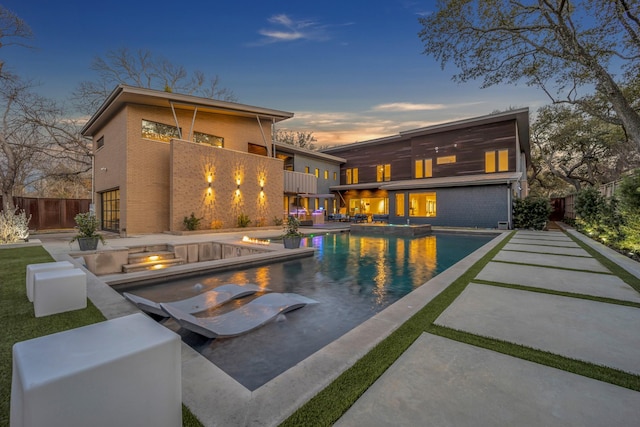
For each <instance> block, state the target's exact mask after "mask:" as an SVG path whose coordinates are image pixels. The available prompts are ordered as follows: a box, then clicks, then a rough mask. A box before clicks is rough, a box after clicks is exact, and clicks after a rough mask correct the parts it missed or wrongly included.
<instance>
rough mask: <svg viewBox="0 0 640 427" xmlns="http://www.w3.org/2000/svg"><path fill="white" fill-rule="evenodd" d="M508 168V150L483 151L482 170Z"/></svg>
mask: <svg viewBox="0 0 640 427" xmlns="http://www.w3.org/2000/svg"><path fill="white" fill-rule="evenodd" d="M508 170H509V150H508V149H505V150H494V151H487V152H485V153H484V171H485V172H486V173H494V172H506V171H508Z"/></svg>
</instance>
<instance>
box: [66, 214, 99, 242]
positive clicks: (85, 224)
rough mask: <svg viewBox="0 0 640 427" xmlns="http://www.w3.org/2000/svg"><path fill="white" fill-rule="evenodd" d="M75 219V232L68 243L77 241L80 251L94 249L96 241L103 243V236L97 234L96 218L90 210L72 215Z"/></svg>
mask: <svg viewBox="0 0 640 427" xmlns="http://www.w3.org/2000/svg"><path fill="white" fill-rule="evenodd" d="M74 220H75V221H76V228H77V229H78V234H76V235H75V236H74V237H73V239H71V242H70V243H73V242H75V241H76V240H77V241H78V244H79V245H80V250H81V251H94V250H96V249H97V247H98V241H100V242H102V244H103V245H104V244H105V240H104V237H103V236H102V235H101V234H98V233H97V231H98V218H96V216H95V214H93V213H91V212H85V213H79V214H78V215H76V216H75V217H74Z"/></svg>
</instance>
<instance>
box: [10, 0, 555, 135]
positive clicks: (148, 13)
mask: <svg viewBox="0 0 640 427" xmlns="http://www.w3.org/2000/svg"><path fill="white" fill-rule="evenodd" d="M2 5H3V6H4V7H6V8H7V9H9V10H12V11H13V12H15V13H16V14H17V15H18V16H19V17H21V18H22V19H23V20H25V21H26V23H27V24H28V25H29V26H30V27H31V29H32V31H33V34H34V38H33V40H31V42H30V44H31V45H32V46H33V47H34V48H35V49H24V48H19V47H3V48H2V50H1V54H2V58H3V59H4V60H5V63H6V67H8V68H9V69H10V70H11V71H12V72H14V73H16V74H19V75H20V76H22V77H24V78H27V79H32V80H35V81H36V82H39V84H40V86H38V87H37V88H36V91H37V92H38V93H39V94H41V95H43V96H46V97H50V98H55V99H59V100H63V99H65V98H67V97H68V96H69V94H70V92H71V91H72V90H73V89H74V88H75V87H76V86H77V85H78V83H79V82H80V81H84V80H93V79H96V77H97V76H96V74H95V72H93V71H91V70H90V69H89V66H90V64H91V61H92V60H93V59H94V58H95V57H97V56H101V57H104V56H105V54H106V53H107V52H108V51H109V50H116V49H119V48H122V47H126V48H128V49H129V50H132V51H136V50H138V49H147V50H150V51H151V52H153V53H154V54H157V55H159V56H163V57H165V58H166V59H168V60H169V61H171V62H173V63H175V64H179V65H184V66H185V67H186V68H187V69H188V70H189V71H193V70H200V71H202V72H204V73H205V74H206V75H210V76H214V75H217V76H218V77H219V78H220V83H221V86H223V87H226V88H229V89H231V90H232V91H233V92H234V93H235V95H236V97H237V98H238V102H240V103H243V104H248V105H254V106H260V107H265V108H273V109H277V110H284V111H290V112H293V113H295V117H294V118H293V119H290V120H287V121H285V122H283V123H281V124H280V125H279V126H278V127H280V128H288V129H291V130H299V131H310V132H313V133H314V136H315V137H316V138H317V140H318V144H320V145H333V144H342V143H349V142H356V141H363V140H367V139H372V138H378V137H383V136H389V135H393V134H396V133H398V132H400V131H403V130H409V129H414V128H417V127H422V126H428V125H431V124H436V123H442V122H448V121H452V120H457V119H463V118H469V117H475V116H481V115H485V114H489V113H492V112H494V111H496V110H506V109H508V108H511V107H517V108H520V107H529V108H530V110H531V113H534V112H535V110H536V109H538V108H539V107H540V106H542V105H545V104H548V103H549V101H548V100H547V99H546V98H545V95H544V94H543V93H542V91H540V90H538V89H535V88H529V87H527V86H525V85H524V84H520V85H518V86H500V87H493V88H490V89H480V82H470V83H465V84H456V83H454V82H453V81H451V76H452V75H453V74H454V73H455V71H456V70H455V69H454V68H453V66H452V65H448V66H447V67H446V68H445V69H444V70H442V69H441V68H440V64H439V63H438V62H436V60H435V59H434V58H432V57H428V56H425V55H423V54H422V50H423V45H422V42H421V41H420V39H419V37H418V32H419V31H420V29H421V28H420V24H419V22H418V18H419V17H420V16H424V15H426V14H429V13H432V12H434V11H435V0H424V1H420V0H418V1H409V0H407V1H402V0H367V1H340V2H338V1H332V0H331V1H329V0H325V1H323V2H294V1H263V2H252V1H234V2H229V1H215V2H214V1H186V2H149V1H122V0H114V1H110V2H87V1H78V0H67V1H62V2H53V1H47V0H9V1H4V2H2Z"/></svg>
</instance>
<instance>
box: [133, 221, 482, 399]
mask: <svg viewBox="0 0 640 427" xmlns="http://www.w3.org/2000/svg"><path fill="white" fill-rule="evenodd" d="M491 239H492V236H466V235H465V236H461V235H445V234H442V235H433V236H427V237H420V238H413V239H411V238H396V237H383V236H352V235H350V234H348V233H342V234H328V235H321V236H315V237H308V238H305V239H303V241H304V242H305V243H304V244H305V245H307V246H313V247H315V248H316V253H315V256H314V257H309V258H303V259H297V260H292V261H288V262H282V263H277V264H270V265H266V266H261V267H256V268H249V269H246V270H242V271H236V272H225V273H217V274H213V275H208V276H201V277H195V278H194V277H191V278H188V279H184V280H178V281H173V282H171V283H162V284H158V285H152V286H149V287H146V288H142V289H136V290H135V291H134V293H136V294H138V295H140V296H143V297H146V298H150V299H152V300H155V301H171V300H177V299H182V298H187V297H189V296H193V295H197V294H199V293H202V292H204V291H206V290H209V289H213V288H215V287H217V286H220V285H223V284H225V283H239V284H242V283H254V284H257V285H258V286H260V287H261V288H263V289H268V290H269V291H272V292H295V293H298V294H301V295H304V296H306V297H309V298H313V299H314V300H316V301H318V304H314V305H308V306H306V307H304V308H302V309H300V310H296V311H293V312H290V313H287V314H286V315H285V316H282V317H281V318H280V319H279V320H280V321H278V322H272V323H269V324H267V325H266V326H264V327H262V328H260V329H257V330H255V331H253V332H251V333H248V334H246V335H243V336H240V337H235V338H228V339H217V340H207V339H204V338H201V337H199V336H196V335H195V334H192V333H190V332H186V331H183V330H180V329H179V327H178V326H177V325H176V324H175V323H174V322H173V321H172V320H169V321H167V322H165V325H166V326H167V327H169V328H171V329H173V330H176V331H178V332H179V333H180V334H181V335H182V336H183V339H184V340H185V342H187V343H188V344H189V345H191V346H192V347H194V348H195V349H196V350H197V351H199V352H200V353H201V354H203V355H204V356H205V357H207V358H208V359H209V360H211V361H212V362H213V363H215V364H216V365H217V366H218V367H220V368H221V369H223V370H224V371H225V372H227V373H228V374H229V375H231V376H232V377H234V378H235V379H236V380H237V381H238V382H240V383H241V384H243V385H244V386H245V387H247V388H248V389H250V390H254V389H256V388H258V387H259V386H261V385H262V384H264V383H266V382H268V381H269V380H271V379H272V378H274V377H276V376H277V375H279V374H280V373H282V372H284V371H285V370H287V369H288V368H289V367H291V366H293V365H295V364H296V363H298V362H300V361H301V360H303V359H305V358H306V357H308V356H309V355H311V354H312V353H314V352H315V351H317V350H319V349H320V348H322V347H323V346H325V345H326V344H328V343H330V342H331V341H333V340H335V339H336V338H338V337H340V336H341V335H343V334H345V333H346V332H348V331H349V330H351V329H353V328H354V327H356V326H357V325H359V324H360V323H362V322H363V321H365V320H367V319H369V318H370V317H372V316H373V315H374V314H376V313H378V312H379V311H381V310H382V309H384V308H385V307H387V306H389V305H390V304H392V303H393V302H395V301H397V300H398V299H400V298H401V297H403V296H404V295H406V294H408V293H409V292H411V291H412V290H413V289H415V288H416V287H418V286H420V285H422V284H423V283H425V282H426V281H428V280H429V279H430V278H431V277H433V276H434V275H436V274H438V273H439V272H441V271H443V270H445V269H446V268H448V267H450V266H451V265H452V264H454V263H455V262H457V261H458V260H460V259H461V258H463V257H465V256H466V255H468V254H469V253H471V252H472V251H474V250H475V249H477V248H479V247H480V246H482V245H483V244H484V243H486V242H488V241H489V240H491ZM197 283H201V284H202V286H201V289H197V287H196V284H197ZM260 294H261V293H258V294H256V295H255V296H252V297H248V298H243V299H242V300H237V301H233V302H231V303H229V304H225V305H224V306H223V307H221V308H219V309H215V310H210V311H208V312H203V313H199V314H198V316H215V315H218V314H221V313H224V312H227V311H228V310H232V309H235V308H238V307H240V306H242V304H245V303H246V302H247V301H250V300H251V299H253V298H255V297H257V296H259V295H260Z"/></svg>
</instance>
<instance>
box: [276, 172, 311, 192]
mask: <svg viewBox="0 0 640 427" xmlns="http://www.w3.org/2000/svg"><path fill="white" fill-rule="evenodd" d="M284 192H285V193H305V194H315V193H317V192H318V178H316V176H315V175H312V174H310V173H301V172H291V171H284Z"/></svg>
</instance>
